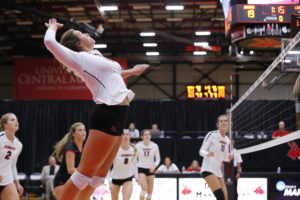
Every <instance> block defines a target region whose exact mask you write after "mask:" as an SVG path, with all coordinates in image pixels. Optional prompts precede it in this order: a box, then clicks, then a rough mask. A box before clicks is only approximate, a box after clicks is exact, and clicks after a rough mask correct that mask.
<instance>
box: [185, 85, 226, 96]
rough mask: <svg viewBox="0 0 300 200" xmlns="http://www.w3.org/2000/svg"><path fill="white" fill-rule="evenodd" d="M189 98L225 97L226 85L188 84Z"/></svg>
mask: <svg viewBox="0 0 300 200" xmlns="http://www.w3.org/2000/svg"><path fill="white" fill-rule="evenodd" d="M186 88H187V98H188V99H224V98H225V97H226V87H225V86H224V85H188V86H187V87H186Z"/></svg>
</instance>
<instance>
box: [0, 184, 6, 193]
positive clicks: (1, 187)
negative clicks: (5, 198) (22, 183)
mask: <svg viewBox="0 0 300 200" xmlns="http://www.w3.org/2000/svg"><path fill="white" fill-rule="evenodd" d="M5 187H6V185H0V194H1V192H2V190H3V189H4V188H5Z"/></svg>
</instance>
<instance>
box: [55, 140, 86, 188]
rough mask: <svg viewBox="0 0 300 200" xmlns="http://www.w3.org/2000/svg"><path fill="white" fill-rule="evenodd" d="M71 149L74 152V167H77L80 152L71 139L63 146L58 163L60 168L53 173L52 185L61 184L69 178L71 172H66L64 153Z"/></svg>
mask: <svg viewBox="0 0 300 200" xmlns="http://www.w3.org/2000/svg"><path fill="white" fill-rule="evenodd" d="M69 151H72V152H74V153H75V166H74V167H75V168H77V167H78V165H79V162H80V158H81V152H80V151H79V149H78V148H77V146H76V144H75V143H74V142H73V141H72V142H70V143H69V144H67V146H66V147H65V148H64V153H63V159H62V162H61V164H60V168H59V170H58V172H57V174H56V175H55V179H54V187H57V186H59V185H63V184H65V183H66V182H67V180H68V179H69V178H70V176H71V174H69V173H68V169H67V163H66V153H67V152H69Z"/></svg>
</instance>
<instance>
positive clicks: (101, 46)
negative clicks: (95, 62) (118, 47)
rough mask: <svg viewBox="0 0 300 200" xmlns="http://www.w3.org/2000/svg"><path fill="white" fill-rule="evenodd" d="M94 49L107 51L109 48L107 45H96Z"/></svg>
mask: <svg viewBox="0 0 300 200" xmlns="http://www.w3.org/2000/svg"><path fill="white" fill-rule="evenodd" d="M94 48H95V49H105V48H107V44H95V45H94Z"/></svg>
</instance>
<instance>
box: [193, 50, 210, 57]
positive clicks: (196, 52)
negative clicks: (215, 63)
mask: <svg viewBox="0 0 300 200" xmlns="http://www.w3.org/2000/svg"><path fill="white" fill-rule="evenodd" d="M193 54H194V55H195V56H199V55H200V56H204V55H207V52H206V51H194V52H193Z"/></svg>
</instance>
